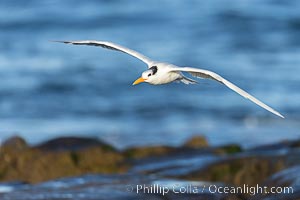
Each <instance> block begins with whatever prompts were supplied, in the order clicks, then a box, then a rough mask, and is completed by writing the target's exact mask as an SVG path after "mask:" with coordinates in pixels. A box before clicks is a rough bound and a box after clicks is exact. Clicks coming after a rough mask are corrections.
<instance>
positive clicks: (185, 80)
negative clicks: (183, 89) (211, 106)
mask: <svg viewBox="0 0 300 200" xmlns="http://www.w3.org/2000/svg"><path fill="white" fill-rule="evenodd" d="M179 81H181V82H182V83H184V84H196V83H198V82H197V81H195V80H193V79H190V78H188V77H185V76H183V75H182V78H181V79H180V80H179Z"/></svg>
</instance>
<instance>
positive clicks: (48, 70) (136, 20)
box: [0, 0, 300, 148]
mask: <svg viewBox="0 0 300 200" xmlns="http://www.w3.org/2000/svg"><path fill="white" fill-rule="evenodd" d="M299 9H300V1H297V0H290V1H279V0H242V1H241V0H226V1H224V0H210V1H174V0H172V1H171V0H165V1H158V0H154V1H120V0H109V1H107V0H102V1H96V0H92V1H79V0H65V1H54V0H53V1H38V0H27V1H14V0H2V1H1V3H0V30H1V31H0V123H1V130H0V132H1V135H0V138H1V139H2V140H3V139H5V138H7V137H9V136H11V135H14V134H19V135H21V136H22V137H24V138H26V139H27V140H28V141H29V142H30V143H32V144H35V143H37V142H41V141H44V140H46V139H49V138H53V137H57V136H63V135H64V136H65V135H80V136H92V137H98V138H100V139H103V140H105V141H106V142H109V143H111V144H113V145H115V146H117V147H118V148H125V147H128V146H140V145H152V144H168V145H178V144H181V143H182V142H183V141H184V140H186V139H187V138H189V137H191V136H192V135H194V134H204V135H206V136H207V138H208V139H209V141H210V143H212V144H214V145H217V144H225V143H232V142H237V143H240V144H242V145H243V146H246V147H247V146H253V145H258V144H262V143H263V144H264V143H271V142H274V141H279V140H283V139H292V138H298V137H299V135H300V133H299V130H300V123H299V120H300V103H299V102H300V92H299V88H300V76H299V74H300V56H299V55H300V37H299V34H300V12H299ZM86 39H94V40H107V41H112V42H115V43H119V44H121V45H124V46H127V47H130V48H132V49H135V50H137V51H140V52H142V53H143V54H145V55H147V56H149V57H150V58H153V59H154V60H162V61H166V62H171V63H173V64H176V65H179V66H191V67H199V68H204V69H209V70H212V71H215V72H217V73H219V74H221V75H222V76H224V77H225V78H227V79H228V80H230V81H232V82H234V83H236V84H237V85H238V86H240V87H241V88H243V89H245V90H246V91H248V92H249V93H251V94H253V95H254V96H256V97H257V98H258V99H260V100H262V101H263V102H265V103H266V104H268V105H270V106H271V107H273V108H275V109H276V110H278V111H279V112H281V113H282V114H283V115H285V116H286V119H285V120H283V119H280V118H278V117H276V116H275V115H273V114H271V113H269V112H267V111H265V110H263V109H261V108H260V107H258V106H256V105H255V104H253V103H251V102H249V101H248V100H246V99H244V98H242V97H240V96H239V95H237V94H236V93H234V92H232V91H230V90H229V89H227V88H226V87H225V86H222V85H220V84H218V83H215V82H212V81H203V80H199V82H200V84H198V85H184V84H176V83H173V84H169V85H161V86H152V85H147V84H141V85H138V86H132V85H131V84H132V82H133V81H134V80H135V79H136V78H137V77H139V76H140V74H141V72H143V70H145V69H146V68H145V65H144V64H143V63H142V62H140V61H139V60H136V59H134V58H132V57H130V56H128V55H125V54H122V53H119V52H113V51H108V50H103V49H101V48H95V47H85V46H70V45H64V44H58V43H52V42H50V41H51V40H86ZM202 83H203V84H202Z"/></svg>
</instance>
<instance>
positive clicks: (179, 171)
mask: <svg viewBox="0 0 300 200" xmlns="http://www.w3.org/2000/svg"><path fill="white" fill-rule="evenodd" d="M297 167H298V168H300V140H295V141H283V142H280V143H277V144H273V145H265V146H260V147H256V148H252V149H247V150H244V149H242V148H241V146H239V145H236V144H232V145H226V146H219V147H211V146H209V144H208V142H207V141H206V139H205V138H204V137H202V136H197V137H194V138H191V139H190V140H189V141H187V142H186V143H184V144H183V145H182V146H179V147H170V146H151V147H134V148H130V149H125V150H122V151H120V150H117V149H116V148H114V147H113V146H111V145H109V144H106V143H104V142H102V141H99V140H97V139H93V138H77V137H64V138H56V139H53V140H49V141H47V142H44V143H42V144H39V145H36V146H29V145H28V144H27V143H26V141H25V140H24V139H22V138H20V137H13V138H10V139H8V140H6V141H5V142H4V143H3V144H2V145H1V150H0V181H1V182H16V181H18V182H22V183H27V184H37V183H41V182H44V181H49V180H55V179H59V178H65V177H76V176H83V175H85V174H102V175H104V174H106V175H108V176H110V175H113V176H119V177H122V176H127V175H131V176H134V177H135V178H136V177H140V176H142V177H143V178H140V179H139V180H136V179H134V181H135V182H140V183H144V184H148V185H151V184H153V181H154V182H155V183H156V182H161V181H163V180H177V181H188V182H190V183H195V182H199V181H200V182H205V183H216V184H224V185H227V186H233V187H243V186H245V185H247V187H248V186H249V187H255V186H257V185H260V186H268V187H271V186H276V187H284V186H291V187H293V192H292V193H289V194H282V193H280V194H276V195H275V194H267V193H264V194H257V195H255V196H253V195H251V194H250V192H248V193H247V192H246V193H239V194H226V195H225V194H218V195H216V194H214V195H213V196H211V195H212V194H209V193H206V194H198V195H196V196H195V194H184V195H182V194H181V195H175V194H174V192H173V193H168V198H169V199H176V198H179V199H180V197H189V198H191V197H193V198H194V197H197V198H196V199H216V198H217V197H218V198H219V197H220V198H219V199H267V198H269V197H272V199H297V198H300V190H299V184H298V185H297V184H295V183H296V182H297V181H299V180H300V172H298V171H297V170H295V168H297ZM291 170H292V172H291ZM284 174H289V176H288V177H287V176H285V175H284ZM131 176H130V177H131ZM153 176H155V177H158V178H155V180H152V177H153ZM142 180H143V181H142ZM126 181H127V183H132V182H134V181H133V180H131V179H130V178H128V179H127V180H126ZM114 187H116V185H114ZM120 187H121V186H120ZM133 191H135V193H134V192H133V193H134V194H136V192H137V188H133ZM123 195H124V196H125V197H126V195H129V194H128V193H124V194H123ZM130 195H133V194H130ZM140 195H143V197H144V196H147V197H148V196H149V194H145V192H144V193H143V194H140ZM150 196H153V194H151V195H150ZM155 196H156V197H157V198H158V199H160V197H162V196H161V194H157V195H155ZM0 197H1V192H0ZM139 197H141V196H139ZM163 197H164V198H165V196H163ZM212 197H213V198H212ZM254 197H255V198H254ZM164 198H163V199H164Z"/></svg>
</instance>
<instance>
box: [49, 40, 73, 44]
mask: <svg viewBox="0 0 300 200" xmlns="http://www.w3.org/2000/svg"><path fill="white" fill-rule="evenodd" d="M50 42H59V43H65V44H69V43H71V42H69V41H63V40H50Z"/></svg>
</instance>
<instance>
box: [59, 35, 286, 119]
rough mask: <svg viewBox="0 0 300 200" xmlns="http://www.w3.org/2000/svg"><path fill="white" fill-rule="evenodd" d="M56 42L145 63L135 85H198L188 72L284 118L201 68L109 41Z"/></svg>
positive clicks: (226, 81)
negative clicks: (161, 59)
mask: <svg viewBox="0 0 300 200" xmlns="http://www.w3.org/2000/svg"><path fill="white" fill-rule="evenodd" d="M55 42H61V43H65V44H74V45H90V46H99V47H103V48H106V49H110V50H115V51H120V52H123V53H126V54H129V55H131V56H133V57H135V58H137V59H139V60H141V61H143V62H144V63H146V64H147V66H148V70H146V71H144V72H143V73H142V76H141V77H140V78H138V79H137V80H136V81H134V82H133V85H136V84H139V83H142V82H146V83H150V84H153V85H160V84H166V83H171V82H173V81H180V82H182V83H185V84H194V83H197V81H195V80H193V79H190V78H188V77H186V76H184V75H183V73H182V72H186V73H189V74H191V75H192V76H194V77H197V78H204V79H211V80H215V81H218V82H219V83H222V84H224V85H226V86H227V87H229V88H230V89H232V90H233V91H235V92H236V93H238V94H240V95H241V96H243V97H245V98H246V99H249V100H250V101H252V102H254V103H255V104H257V105H259V106H260V107H262V108H264V109H266V110H268V111H269V112H271V113H273V114H275V115H277V116H279V117H281V118H284V116H283V115H282V114H280V113H279V112H278V111H276V110H274V109H273V108H271V107H270V106H268V105H266V104H264V103H263V102H261V101H260V100H258V99H257V98H255V97H254V96H252V95H250V94H249V93H247V92H246V91H244V90H242V89H241V88H239V87H238V86H236V85H234V84H233V83H231V82H229V81H228V80H226V79H224V78H223V77H222V76H220V75H219V74H217V73H215V72H212V71H209V70H205V69H199V68H192V67H178V66H176V65H173V64H170V63H165V62H158V61H154V60H152V59H150V58H148V57H146V56H144V55H143V54H141V53H139V52H137V51H134V50H132V49H129V48H126V47H124V46H121V45H118V44H115V43H112V42H107V41H96V40H81V41H55Z"/></svg>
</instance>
